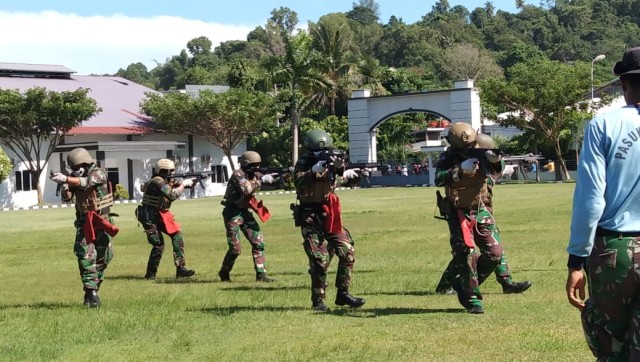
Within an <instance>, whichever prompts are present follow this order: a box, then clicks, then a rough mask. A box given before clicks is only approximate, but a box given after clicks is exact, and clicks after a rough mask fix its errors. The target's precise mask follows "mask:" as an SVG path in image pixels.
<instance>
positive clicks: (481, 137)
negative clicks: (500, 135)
mask: <svg viewBox="0 0 640 362" xmlns="http://www.w3.org/2000/svg"><path fill="white" fill-rule="evenodd" d="M476 148H492V149H493V148H496V143H495V142H494V141H493V138H491V136H489V135H488V134H484V133H478V135H477V136H476Z"/></svg>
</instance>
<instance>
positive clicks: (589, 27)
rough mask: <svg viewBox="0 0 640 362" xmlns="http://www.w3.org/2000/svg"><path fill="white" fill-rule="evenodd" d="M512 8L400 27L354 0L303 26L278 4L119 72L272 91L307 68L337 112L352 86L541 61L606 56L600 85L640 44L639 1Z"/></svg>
mask: <svg viewBox="0 0 640 362" xmlns="http://www.w3.org/2000/svg"><path fill="white" fill-rule="evenodd" d="M515 1H516V6H517V13H509V12H505V11H501V10H496V9H495V7H494V5H493V3H492V2H491V1H487V2H486V4H485V6H484V7H482V8H480V7H479V8H475V9H467V8H465V7H464V6H459V5H458V6H453V7H451V6H450V5H449V3H448V1H447V0H441V1H439V2H437V3H436V4H435V5H434V6H433V7H432V9H431V11H429V12H428V13H426V14H425V15H423V16H422V18H421V20H420V21H418V22H415V23H413V24H407V23H405V22H404V21H403V20H402V19H401V18H398V17H395V16H391V17H390V18H389V19H380V18H379V16H378V14H379V12H378V4H377V3H376V2H375V0H360V1H359V2H357V3H354V4H353V8H352V10H351V11H349V12H346V13H331V14H326V15H324V16H322V17H321V18H320V19H317V21H315V22H310V23H309V24H308V27H307V26H305V24H299V22H298V17H297V14H296V12H295V9H289V8H282V7H281V8H278V9H274V10H273V11H272V13H271V18H270V19H269V21H268V22H267V24H264V25H263V26H260V27H257V28H256V29H254V30H253V31H251V32H250V33H249V34H247V40H246V41H228V42H225V43H223V44H219V45H218V46H216V47H213V45H212V43H211V42H210V41H209V39H208V38H207V34H202V37H199V38H196V39H192V40H191V41H189V42H188V43H187V44H186V48H185V49H183V50H180V49H176V52H177V53H178V54H176V55H170V54H168V55H167V59H166V61H165V62H164V63H160V64H158V66H156V67H155V68H153V69H147V68H146V67H145V66H144V65H143V64H142V63H135V64H131V65H129V66H127V67H126V68H125V69H120V70H119V71H118V73H117V75H120V76H123V77H125V78H128V79H130V80H132V81H136V82H139V83H142V84H145V85H147V86H150V87H152V88H155V89H164V90H168V89H176V88H177V89H179V88H184V85H185V84H216V85H231V86H235V87H237V86H242V87H246V88H254V89H256V90H262V91H272V90H274V89H275V90H277V89H278V84H279V83H282V82H279V81H278V79H277V78H278V77H277V71H278V70H280V71H281V72H285V71H292V69H293V71H295V69H294V68H295V67H296V66H299V67H307V68H308V69H307V70H308V71H309V72H310V74H307V75H304V77H310V79H312V78H313V77H317V78H318V81H320V80H326V81H328V82H329V84H331V86H330V87H329V89H328V90H327V91H326V92H325V94H322V95H318V97H316V98H319V99H316V100H320V101H321V103H324V104H325V106H326V107H327V109H328V110H329V112H330V113H332V114H336V113H337V114H340V113H341V112H342V110H343V109H344V103H345V102H344V101H345V99H346V97H348V94H350V90H352V89H354V88H360V87H364V86H366V87H368V88H371V89H373V90H374V92H375V94H389V93H398V92H405V91H415V90H428V89H438V88H446V87H449V86H450V85H451V81H452V80H455V79H460V78H474V79H476V80H478V79H482V78H487V77H493V76H501V75H502V74H504V71H505V70H507V69H508V68H509V67H511V66H512V65H514V64H515V63H518V62H522V61H526V60H527V59H529V58H532V57H538V56H541V55H542V56H544V57H548V58H549V59H552V60H559V61H562V62H569V63H570V62H574V61H578V60H581V61H584V62H591V61H592V59H593V58H594V57H595V56H597V55H599V54H604V55H606V59H605V60H604V61H601V62H597V63H596V64H595V65H596V84H601V83H603V82H605V81H608V80H610V79H611V74H610V69H611V65H612V64H613V62H614V61H615V60H617V59H618V58H619V57H620V54H621V53H622V51H623V50H624V49H625V48H628V47H632V46H636V45H640V30H639V28H638V24H639V23H640V0H576V1H569V0H562V1H555V2H554V1H547V2H544V3H543V4H541V5H540V6H534V5H529V4H525V3H524V1H522V0H515ZM298 28H306V29H308V31H306V33H305V34H300V33H299V32H298V30H297V29H298ZM287 67H288V68H287ZM308 80H309V79H308ZM331 109H333V110H332V111H331Z"/></svg>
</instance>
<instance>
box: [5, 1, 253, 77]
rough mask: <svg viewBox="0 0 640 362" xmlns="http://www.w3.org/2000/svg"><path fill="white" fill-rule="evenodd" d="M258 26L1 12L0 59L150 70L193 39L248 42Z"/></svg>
mask: <svg viewBox="0 0 640 362" xmlns="http://www.w3.org/2000/svg"><path fill="white" fill-rule="evenodd" d="M256 26H257V25H256ZM254 28H255V26H236V25H227V24H218V23H206V22H203V21H200V20H190V19H184V18H179V17H174V16H158V17H153V18H133V17H129V16H125V15H117V14H116V15H112V16H90V17H83V16H79V15H76V14H62V13H59V12H55V11H43V12H38V13H35V12H34V13H10V12H4V11H0V34H2V36H0V62H7V63H31V64H55V65H64V66H66V67H68V68H71V69H73V70H75V71H77V72H78V73H77V74H91V73H93V74H105V73H106V74H113V73H115V72H116V71H118V69H119V68H126V67H127V66H128V65H129V64H131V63H137V62H141V63H143V64H145V65H146V66H147V68H149V69H151V68H153V67H155V65H156V64H155V62H154V61H153V60H154V59H155V60H157V61H158V62H160V63H164V62H165V61H166V59H167V58H168V57H171V56H172V55H177V54H179V53H180V51H181V50H182V49H186V45H187V42H188V41H189V40H191V39H193V38H197V37H199V36H206V37H207V38H209V40H211V41H212V42H213V47H216V46H217V45H218V44H219V43H220V42H224V41H227V40H246V38H247V34H248V33H249V32H250V31H251V30H253V29H254Z"/></svg>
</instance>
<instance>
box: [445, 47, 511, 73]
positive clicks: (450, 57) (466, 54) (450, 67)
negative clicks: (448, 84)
mask: <svg viewBox="0 0 640 362" xmlns="http://www.w3.org/2000/svg"><path fill="white" fill-rule="evenodd" d="M445 64H446V65H447V66H446V67H445V71H444V73H445V74H447V75H448V76H449V79H451V80H459V79H474V80H481V79H483V78H491V77H497V78H500V77H502V76H503V72H502V68H500V66H499V65H498V64H497V63H496V61H495V60H493V58H491V57H490V56H489V55H488V54H486V53H485V52H482V51H480V49H478V48H477V47H476V46H474V45H472V44H458V45H455V46H453V47H452V48H448V49H447V50H446V51H445Z"/></svg>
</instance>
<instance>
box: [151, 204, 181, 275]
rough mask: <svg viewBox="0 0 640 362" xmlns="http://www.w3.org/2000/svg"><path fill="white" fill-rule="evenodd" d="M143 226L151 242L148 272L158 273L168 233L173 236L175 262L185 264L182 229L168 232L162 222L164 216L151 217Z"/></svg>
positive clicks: (177, 265) (179, 265)
mask: <svg viewBox="0 0 640 362" xmlns="http://www.w3.org/2000/svg"><path fill="white" fill-rule="evenodd" d="M142 226H143V227H144V231H145V233H146V234H147V241H148V242H149V244H151V253H150V254H149V262H148V263H147V272H148V273H149V272H151V273H154V274H155V273H156V272H157V271H158V266H159V265H160V260H161V259H162V254H163V253H164V236H163V235H162V234H163V233H164V234H167V235H169V237H170V238H171V245H172V246H173V262H174V264H175V265H176V267H183V266H185V260H184V239H183V237H182V231H180V230H178V231H177V232H175V233H173V234H169V233H168V232H167V228H166V227H165V225H164V223H163V222H162V218H160V217H159V216H158V217H151V218H150V219H149V220H146V221H145V222H143V224H142Z"/></svg>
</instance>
